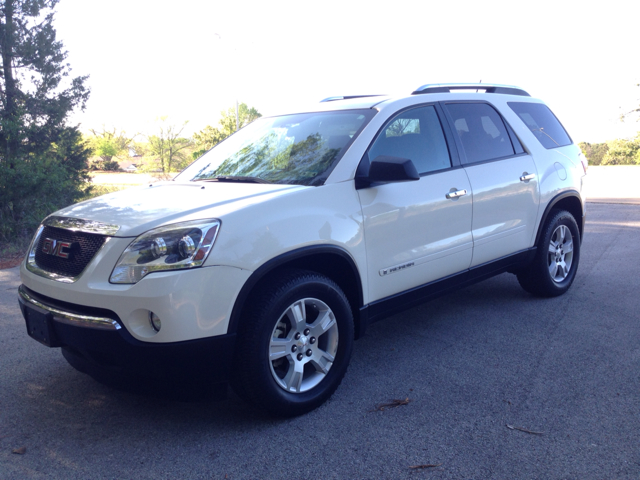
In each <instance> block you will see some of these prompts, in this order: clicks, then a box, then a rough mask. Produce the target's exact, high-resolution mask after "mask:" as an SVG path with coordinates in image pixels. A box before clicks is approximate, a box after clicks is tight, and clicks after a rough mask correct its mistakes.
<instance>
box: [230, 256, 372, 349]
mask: <svg viewBox="0 0 640 480" xmlns="http://www.w3.org/2000/svg"><path fill="white" fill-rule="evenodd" d="M290 268H298V269H302V270H308V271H312V272H316V273H320V274H322V275H324V276H326V277H328V278H330V279H331V280H333V281H334V282H336V283H337V284H338V286H339V287H340V288H341V289H342V291H343V292H344V294H345V295H346V296H347V299H348V300H349V304H350V305H351V311H352V314H353V320H354V329H355V338H356V339H358V338H360V337H361V336H362V335H363V334H364V327H365V326H366V325H365V323H366V322H365V320H364V319H362V318H361V315H360V309H361V307H362V305H363V292H362V281H361V279H360V274H359V272H358V268H357V266H356V263H355V261H354V260H353V258H352V257H351V255H349V253H348V252H347V251H346V250H344V249H343V248H341V247H338V246H334V245H322V246H309V247H302V248H299V249H296V250H292V251H290V252H287V253H284V254H282V255H279V256H277V257H275V258H272V259H271V260H269V261H268V262H266V263H265V264H264V265H262V266H260V267H259V268H258V269H257V270H256V271H255V272H253V273H252V274H251V276H250V277H249V279H248V280H247V281H246V282H245V284H244V285H243V287H242V289H241V290H240V293H239V294H238V297H237V298H236V301H235V304H234V306H233V310H232V312H231V318H230V319H229V328H228V333H235V332H237V330H238V326H239V324H240V321H241V319H242V315H243V313H244V310H245V308H246V307H247V302H248V301H249V299H250V295H251V292H253V291H254V290H255V289H256V288H259V287H260V286H261V285H263V284H265V283H268V282H269V281H270V279H271V278H273V277H274V276H275V275H277V274H278V272H280V271H282V270H285V269H290Z"/></svg>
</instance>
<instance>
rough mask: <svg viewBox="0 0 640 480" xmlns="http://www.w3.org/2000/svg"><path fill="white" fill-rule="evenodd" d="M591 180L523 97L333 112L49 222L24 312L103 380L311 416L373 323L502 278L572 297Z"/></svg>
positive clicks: (365, 101)
mask: <svg viewBox="0 0 640 480" xmlns="http://www.w3.org/2000/svg"><path fill="white" fill-rule="evenodd" d="M585 174H586V159H585V158H584V157H583V156H582V154H581V153H580V149H579V148H578V147H577V146H576V145H574V144H573V142H572V141H571V139H570V137H569V136H568V134H567V133H566V131H565V130H564V128H563V127H562V126H561V124H560V122H559V121H558V120H557V119H556V117H555V116H554V115H553V113H552V112H551V111H550V110H549V108H548V107H547V106H546V105H545V104H544V103H542V102H541V101H540V100H536V99H533V98H531V97H530V96H529V95H528V94H527V93H526V92H525V91H523V90H521V89H519V88H517V87H511V86H504V85H487V84H479V85H461V84H451V85H449V84H447V85H425V86H422V87H420V88H418V89H417V90H416V91H415V92H413V93H412V94H411V95H407V96H403V97H388V96H354V97H333V98H329V99H327V100H326V101H323V102H321V103H320V104H318V105H314V106H313V107H312V108H310V109H305V110H301V111H300V112H298V113H293V114H289V115H282V116H275V117H269V118H260V119H259V120H256V121H255V122H253V123H252V124H251V125H249V126H247V127H245V128H244V129H242V130H240V131H239V132H237V133H236V134H235V135H233V136H232V137H230V138H228V139H227V140H225V141H224V142H222V143H221V144H219V145H217V146H216V147H215V148H213V149H212V150H210V151H209V152H207V153H206V154H205V155H204V156H202V157H201V158H200V159H198V160H197V161H196V162H194V163H193V164H192V165H191V166H189V167H188V168H187V169H186V170H184V171H183V172H182V173H180V174H179V175H178V176H177V177H176V178H175V180H174V181H171V182H165V183H160V184H153V185H149V186H147V187H140V188H134V189H130V190H126V191H123V192H119V193H115V194H110V195H105V196H102V197H99V198H96V199H93V200H89V201H86V202H83V203H79V204H77V205H72V206H70V207H67V208H65V209H63V210H60V211H58V212H56V213H54V214H53V215H51V216H49V217H47V218H46V219H45V220H44V222H43V223H42V225H41V227H40V228H39V230H38V232H37V233H36V235H35V237H34V239H33V243H32V245H31V248H30V251H29V254H28V256H27V258H26V259H25V262H24V263H23V265H22V268H21V276H22V283H23V285H22V286H21V287H20V291H19V300H20V306H21V308H22V312H23V314H24V317H25V319H26V324H27V329H28V332H29V335H31V336H32V337H33V338H35V339H36V340H38V341H40V342H42V343H44V344H45V345H48V346H50V347H62V352H63V355H64V356H65V358H66V359H67V360H68V361H69V363H71V365H73V366H74V367H75V368H77V369H79V370H81V371H83V372H86V373H89V374H90V375H92V376H94V377H96V378H102V375H106V374H107V373H114V374H115V375H122V376H129V377H134V378H147V377H150V378H157V379H174V378H176V377H178V378H184V377H189V378H196V379H200V381H201V382H202V383H203V384H206V385H208V386H218V385H224V386H225V387H226V385H227V383H231V385H232V386H233V387H234V389H235V390H236V392H237V393H238V394H239V395H240V396H242V397H243V398H245V399H246V400H248V401H250V402H252V403H254V404H256V405H258V406H260V407H262V408H265V409H266V410H268V411H270V412H272V413H274V414H277V415H284V416H292V415H299V414H302V413H305V412H308V411H310V410H311V409H313V408H316V407H317V406H319V405H320V404H322V403H323V402H324V401H325V400H327V399H328V398H329V397H330V396H331V395H332V393H333V392H334V391H335V390H336V388H337V387H338V385H339V384H340V382H341V380H342V378H343V376H344V374H345V372H346V369H347V366H348V364H349V359H350V356H351V351H352V345H353V340H354V339H357V338H358V337H361V336H362V335H363V334H364V332H365V329H366V327H367V325H368V324H369V323H371V322H373V321H375V320H378V319H380V318H383V317H385V316H388V315H390V314H392V313H395V312H398V311H399V310H402V309H406V308H409V307H412V306H414V305H417V304H418V303H420V302H423V301H425V300H427V299H429V298H432V297H434V296H436V295H440V294H442V293H444V292H447V291H450V290H451V289H453V288H459V287H461V286H465V285H469V284H471V283H473V282H476V281H479V280H482V279H485V278H488V277H490V276H493V275H496V274H499V273H502V272H512V273H515V274H516V275H517V278H518V281H519V282H520V284H521V285H522V287H523V288H524V289H525V290H527V291H528V292H531V293H532V294H535V295H540V296H555V295H560V294H562V293H564V292H565V291H567V289H568V288H569V287H570V286H571V283H572V282H573V280H574V277H575V274H576V270H577V268H578V261H579V259H580V243H581V240H582V232H583V226H584V220H585V199H584V196H583V194H582V182H583V177H584V175H585ZM225 390H226V388H225Z"/></svg>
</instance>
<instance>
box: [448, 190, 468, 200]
mask: <svg viewBox="0 0 640 480" xmlns="http://www.w3.org/2000/svg"><path fill="white" fill-rule="evenodd" d="M466 194H467V191H466V190H455V189H453V188H452V189H451V191H450V192H449V193H447V195H446V196H447V198H458V197H463V196H465V195H466Z"/></svg>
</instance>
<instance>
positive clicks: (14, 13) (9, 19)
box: [0, 0, 89, 239]
mask: <svg viewBox="0 0 640 480" xmlns="http://www.w3.org/2000/svg"><path fill="white" fill-rule="evenodd" d="M57 3H58V0H0V56H1V58H0V61H1V66H0V107H1V111H0V239H2V238H5V239H6V238H8V237H11V236H15V235H19V234H26V233H29V232H28V231H29V230H30V229H32V228H33V227H34V225H37V223H38V222H39V220H41V219H42V216H44V215H46V214H47V213H50V212H51V211H52V210H55V209H57V208H60V207H62V206H64V205H65V204H68V203H70V202H73V201H75V200H77V199H78V197H79V196H80V195H81V194H82V191H83V190H84V189H86V185H87V181H86V180H87V177H86V174H85V173H84V172H85V170H86V167H87V165H86V162H87V157H88V154H89V152H88V150H87V149H86V148H85V147H84V146H83V145H82V143H81V142H82V139H81V135H80V133H79V131H78V129H77V127H73V126H69V125H67V119H68V117H69V114H70V113H71V112H72V111H73V110H74V109H76V108H80V109H84V106H85V103H86V101H87V99H88V97H89V89H88V88H87V87H86V86H85V82H86V80H87V77H75V78H71V77H70V75H69V74H70V71H71V68H70V66H69V64H68V63H66V61H65V60H66V57H67V52H66V51H65V50H64V47H63V45H62V43H61V42H60V41H58V40H56V31H55V29H54V28H53V18H54V11H53V9H54V8H55V6H56V4H57ZM37 179H40V180H41V183H37ZM54 179H55V182H54ZM34 206H35V207H36V208H34ZM38 216H40V218H37V217H38Z"/></svg>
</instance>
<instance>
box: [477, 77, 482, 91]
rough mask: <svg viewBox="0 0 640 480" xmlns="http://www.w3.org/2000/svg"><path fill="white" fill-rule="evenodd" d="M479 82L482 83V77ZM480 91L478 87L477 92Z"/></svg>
mask: <svg viewBox="0 0 640 480" xmlns="http://www.w3.org/2000/svg"><path fill="white" fill-rule="evenodd" d="M478 83H482V79H480V81H479V82H478ZM478 92H479V89H477V88H476V93H478Z"/></svg>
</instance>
